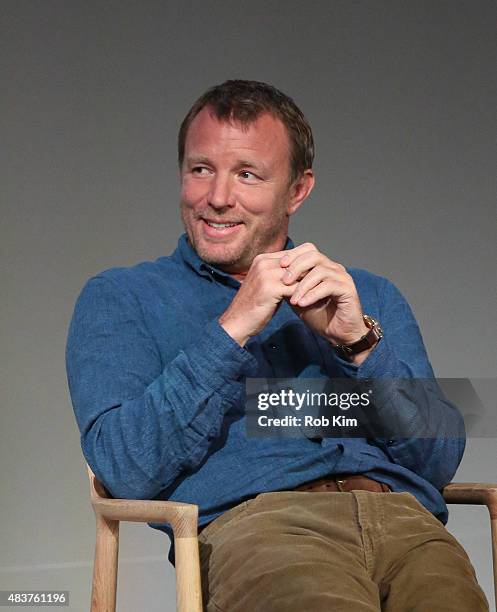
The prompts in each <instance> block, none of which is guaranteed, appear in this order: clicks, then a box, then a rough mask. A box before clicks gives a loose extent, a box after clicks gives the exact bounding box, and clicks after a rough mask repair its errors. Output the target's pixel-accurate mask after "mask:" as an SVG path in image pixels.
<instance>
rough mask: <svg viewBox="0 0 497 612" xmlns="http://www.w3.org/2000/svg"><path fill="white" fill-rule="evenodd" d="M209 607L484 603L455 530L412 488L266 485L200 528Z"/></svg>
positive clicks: (399, 609) (318, 609)
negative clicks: (274, 488) (268, 488)
mask: <svg viewBox="0 0 497 612" xmlns="http://www.w3.org/2000/svg"><path fill="white" fill-rule="evenodd" d="M199 545H200V560H201V571H202V588H203V597H204V606H205V610H207V611H208V612H302V611H304V612H325V611H326V612H332V611H336V612H349V611H350V612H352V611H353V612H366V611H367V612H379V611H381V610H383V611H384V612H480V611H483V610H485V611H488V603H487V601H486V599H485V596H484V594H483V591H482V590H481V588H480V587H479V585H478V583H477V581H476V577H475V572H474V569H473V567H472V565H471V562H470V560H469V558H468V556H467V554H466V552H465V551H464V549H463V548H462V547H461V545H460V544H459V543H458V542H457V540H456V539H455V538H454V537H453V536H452V535H450V533H449V532H448V531H447V530H446V529H445V527H444V526H443V525H442V524H441V523H440V522H439V521H438V520H437V519H436V518H435V517H434V516H433V515H432V514H431V513H430V512H429V511H428V510H426V509H425V508H424V507H423V506H422V505H421V504H420V503H419V502H418V501H417V500H416V498H415V497H414V496H413V495H411V494H410V493H375V492H370V491H352V492H350V493H342V492H337V493H335V492H330V493H321V492H319V493H317V492H311V493H307V492H301V491H281V492H274V493H262V494H260V495H258V496H257V497H256V498H254V499H251V500H249V501H247V502H244V503H242V504H240V505H238V506H236V507H234V508H232V509H231V510H229V511H228V512H226V513H224V514H223V515H221V516H220V517H219V518H217V519H216V520H214V521H213V522H212V523H210V524H209V525H208V526H207V527H206V528H205V529H204V530H203V531H202V532H201V534H200V536H199Z"/></svg>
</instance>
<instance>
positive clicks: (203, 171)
mask: <svg viewBox="0 0 497 612" xmlns="http://www.w3.org/2000/svg"><path fill="white" fill-rule="evenodd" d="M192 172H193V174H198V175H200V176H205V175H206V174H208V172H209V170H208V169H207V168H206V167H205V166H195V167H194V168H192Z"/></svg>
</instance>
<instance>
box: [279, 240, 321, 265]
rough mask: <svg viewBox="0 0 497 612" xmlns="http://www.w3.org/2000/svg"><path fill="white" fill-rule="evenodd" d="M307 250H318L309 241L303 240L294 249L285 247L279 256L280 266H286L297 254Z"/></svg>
mask: <svg viewBox="0 0 497 612" xmlns="http://www.w3.org/2000/svg"><path fill="white" fill-rule="evenodd" d="M307 251H316V252H317V251H318V250H317V248H316V247H315V246H314V245H313V244H312V243H311V242H304V244H300V245H299V246H298V247H295V248H294V249H287V250H286V251H284V252H283V257H282V258H281V266H282V267H283V268H286V267H288V266H289V265H290V264H291V263H292V262H293V261H294V260H295V259H296V258H297V257H298V256H299V255H301V254H302V253H306V252H307Z"/></svg>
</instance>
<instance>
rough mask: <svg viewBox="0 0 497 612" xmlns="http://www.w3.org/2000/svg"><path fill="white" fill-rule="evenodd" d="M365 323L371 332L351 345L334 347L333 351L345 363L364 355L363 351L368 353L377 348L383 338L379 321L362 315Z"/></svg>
mask: <svg viewBox="0 0 497 612" xmlns="http://www.w3.org/2000/svg"><path fill="white" fill-rule="evenodd" d="M362 318H363V320H364V323H365V324H366V325H367V327H369V330H368V331H367V332H366V333H365V334H364V336H362V338H359V340H356V341H355V342H352V343H351V344H337V345H333V349H334V350H335V353H336V354H337V355H338V356H339V357H341V358H342V359H344V360H345V361H350V360H351V359H350V358H351V357H352V356H353V355H357V354H358V353H362V352H363V351H367V350H368V349H370V348H372V347H373V346H375V345H376V344H377V343H378V342H379V341H380V340H381V339H382V337H383V332H382V329H381V327H380V324H379V323H378V321H375V319H373V318H372V317H370V316H369V315H362Z"/></svg>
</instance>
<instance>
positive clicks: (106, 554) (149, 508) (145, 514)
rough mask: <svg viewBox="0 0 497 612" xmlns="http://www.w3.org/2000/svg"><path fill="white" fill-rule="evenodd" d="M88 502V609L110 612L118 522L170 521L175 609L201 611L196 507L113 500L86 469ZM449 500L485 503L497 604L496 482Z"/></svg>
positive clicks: (452, 489)
mask: <svg viewBox="0 0 497 612" xmlns="http://www.w3.org/2000/svg"><path fill="white" fill-rule="evenodd" d="M88 475H89V477H90V495H91V503H92V506H93V509H94V511H95V516H96V520H97V537H96V545H95V562H94V565H93V587H92V595H91V612H115V609H116V588H117V563H118V559H117V557H118V549H119V522H120V521H131V522H141V523H149V522H152V523H170V524H171V527H172V529H173V533H174V548H175V555H176V561H175V564H176V610H177V612H202V593H201V585H200V563H199V555H198V540H197V522H198V507H197V506H195V505H193V504H182V503H179V502H170V501H148V500H132V499H113V498H112V497H111V496H110V495H109V494H108V492H107V491H106V489H105V487H104V486H102V484H101V483H100V482H99V481H98V479H97V478H96V476H95V475H94V474H93V472H92V471H91V469H90V467H88ZM443 494H444V498H445V501H446V502H447V503H448V504H480V505H485V506H487V508H488V511H489V513H490V527H491V538H492V554H493V568H494V588H495V600H496V602H497V484H480V483H451V484H449V485H447V486H446V487H445V488H444V490H443Z"/></svg>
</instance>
